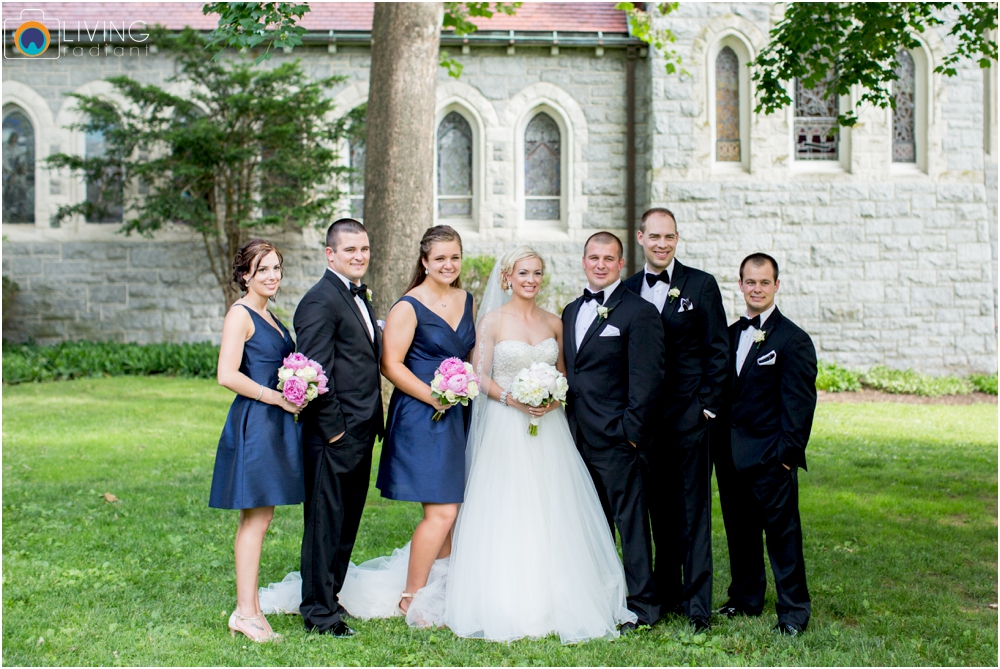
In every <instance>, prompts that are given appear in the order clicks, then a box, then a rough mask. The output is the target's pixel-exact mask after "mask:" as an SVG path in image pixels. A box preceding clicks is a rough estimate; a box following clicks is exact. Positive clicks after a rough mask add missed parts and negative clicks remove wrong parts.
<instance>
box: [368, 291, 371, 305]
mask: <svg viewBox="0 0 1000 669" xmlns="http://www.w3.org/2000/svg"><path fill="white" fill-rule="evenodd" d="M368 301H369V302H371V301H372V289H371V288H369V289H368Z"/></svg>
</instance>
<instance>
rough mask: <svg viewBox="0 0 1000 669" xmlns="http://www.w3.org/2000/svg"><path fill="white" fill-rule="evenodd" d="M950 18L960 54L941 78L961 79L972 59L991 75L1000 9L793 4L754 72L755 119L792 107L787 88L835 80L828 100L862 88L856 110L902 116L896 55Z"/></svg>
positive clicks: (842, 119) (846, 118)
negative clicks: (962, 67) (798, 82)
mask: <svg viewBox="0 0 1000 669" xmlns="http://www.w3.org/2000/svg"><path fill="white" fill-rule="evenodd" d="M946 15H951V16H953V17H954V23H953V25H952V28H951V30H949V32H948V34H949V35H950V36H952V37H953V38H955V48H954V50H953V51H952V52H951V53H950V54H948V55H947V56H946V57H945V58H944V61H943V62H942V63H940V64H939V65H937V66H936V67H935V68H934V71H935V72H939V73H943V74H945V75H947V76H955V74H956V70H955V64H956V63H958V62H959V61H961V60H963V59H966V58H969V59H974V60H976V61H977V62H978V63H979V66H980V67H983V68H985V67H989V64H990V59H993V60H996V58H997V43H996V39H995V37H994V38H993V39H990V35H991V34H993V35H995V31H996V27H997V3H995V2H989V3H987V2H926V3H925V2H793V3H789V5H788V6H787V9H786V11H785V16H784V18H783V19H782V20H781V22H780V23H778V25H777V26H775V27H774V29H773V30H771V41H770V43H769V44H768V45H767V47H765V48H764V50H762V51H761V52H760V53H759V54H758V55H757V57H756V58H755V59H754V60H753V62H752V63H751V64H750V65H751V67H753V68H754V72H753V79H754V81H755V82H756V87H757V91H758V103H757V107H756V109H755V111H756V112H758V113H759V112H761V111H763V112H764V113H766V114H771V113H774V112H776V111H778V110H779V109H782V108H783V107H786V106H788V105H790V104H792V98H791V97H790V96H789V95H788V90H787V87H786V83H785V82H788V81H792V80H794V79H795V78H800V79H802V83H803V85H804V86H806V87H808V88H812V87H813V86H815V85H816V84H817V83H819V82H822V81H827V80H828V81H827V90H826V96H827V97H830V96H842V95H848V94H849V93H850V91H851V88H852V87H853V86H855V85H857V86H859V90H860V92H861V95H860V97H859V98H858V101H857V103H856V104H855V109H857V108H859V107H861V106H863V105H865V104H870V105H874V106H876V107H880V108H882V109H885V108H887V107H893V108H894V107H895V104H896V102H895V97H894V96H893V94H892V91H891V84H892V82H893V81H895V80H896V79H897V76H896V72H895V69H896V67H897V66H898V61H897V59H896V54H897V53H898V51H899V50H900V49H917V48H919V47H920V42H919V41H918V40H917V38H916V35H919V34H922V33H924V32H925V31H926V30H927V29H928V28H930V27H933V26H939V25H943V24H944V23H945V21H944V20H943V19H942V16H946ZM991 30H992V31H993V33H990V32H988V31H991ZM837 121H838V123H839V124H840V125H842V126H853V125H855V124H856V123H857V121H858V117H857V113H856V112H855V110H850V111H847V112H845V113H843V114H840V115H839V116H838V118H837Z"/></svg>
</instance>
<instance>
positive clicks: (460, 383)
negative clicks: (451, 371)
mask: <svg viewBox="0 0 1000 669" xmlns="http://www.w3.org/2000/svg"><path fill="white" fill-rule="evenodd" d="M462 372H463V373H462V374H455V375H454V376H452V377H449V378H446V379H445V380H444V385H445V388H447V389H448V390H450V391H451V392H453V393H455V394H456V395H464V394H465V391H466V389H467V388H468V386H469V377H467V376H466V375H465V373H464V372H465V369H464V368H463V369H462Z"/></svg>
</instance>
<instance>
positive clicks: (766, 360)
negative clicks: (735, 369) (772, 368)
mask: <svg viewBox="0 0 1000 669" xmlns="http://www.w3.org/2000/svg"><path fill="white" fill-rule="evenodd" d="M777 360H778V352H777V351H771V352H770V353H768V354H766V355H762V356H760V357H759V358H757V364H758V365H761V366H763V365H773V364H774V363H775V362H776V361H777Z"/></svg>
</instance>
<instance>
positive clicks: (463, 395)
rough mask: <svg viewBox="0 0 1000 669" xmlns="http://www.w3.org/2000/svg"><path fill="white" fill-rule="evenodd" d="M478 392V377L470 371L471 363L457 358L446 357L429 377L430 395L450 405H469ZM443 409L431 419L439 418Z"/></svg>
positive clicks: (442, 413)
mask: <svg viewBox="0 0 1000 669" xmlns="http://www.w3.org/2000/svg"><path fill="white" fill-rule="evenodd" d="M478 394H479V377H478V376H476V374H475V372H473V371H472V365H470V364H469V363H467V362H462V361H461V360H459V359H458V358H448V359H447V360H445V361H444V362H442V363H441V364H440V365H438V368H437V369H436V370H434V378H433V379H431V397H433V398H434V399H436V400H438V401H439V402H442V403H448V404H450V405H451V406H455V405H456V404H461V405H462V406H469V402H470V401H471V400H474V399H476V396H477V395H478ZM442 416H444V411H438V412H436V413H435V414H434V416H432V418H433V420H441V417H442Z"/></svg>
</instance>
